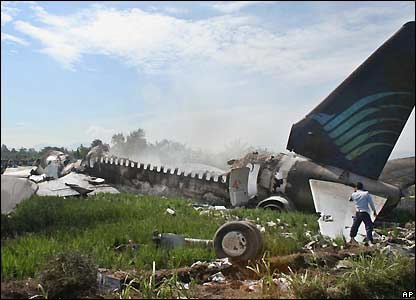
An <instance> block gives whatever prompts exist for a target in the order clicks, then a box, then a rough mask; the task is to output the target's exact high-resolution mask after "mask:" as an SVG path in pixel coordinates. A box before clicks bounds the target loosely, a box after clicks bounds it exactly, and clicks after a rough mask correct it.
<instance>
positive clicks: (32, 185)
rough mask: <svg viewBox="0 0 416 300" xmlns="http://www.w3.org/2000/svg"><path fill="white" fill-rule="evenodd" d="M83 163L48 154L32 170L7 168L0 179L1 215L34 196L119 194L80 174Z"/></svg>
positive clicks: (61, 154) (92, 178) (98, 179)
mask: <svg viewBox="0 0 416 300" xmlns="http://www.w3.org/2000/svg"><path fill="white" fill-rule="evenodd" d="M84 171H85V166H84V164H83V163H82V160H77V161H73V160H71V158H70V157H69V155H67V154H65V153H63V152H61V151H55V150H50V151H48V152H47V153H46V154H45V155H44V157H43V158H42V159H41V160H39V161H37V162H35V163H34V165H33V166H26V167H23V166H20V167H14V168H6V169H5V170H4V172H3V174H2V175H1V204H2V205H1V212H2V213H6V214H7V213H10V212H11V211H12V210H13V209H14V208H15V207H16V205H17V204H18V203H20V202H21V201H22V200H24V199H27V198H29V197H30V196H32V195H33V194H37V195H39V196H60V197H68V196H72V197H78V196H87V195H93V194H96V193H100V192H105V193H118V190H117V189H115V188H114V187H113V186H111V185H109V184H107V183H105V181H104V179H102V178H95V177H91V176H89V175H87V174H82V173H84Z"/></svg>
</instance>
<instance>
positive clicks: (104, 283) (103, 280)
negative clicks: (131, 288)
mask: <svg viewBox="0 0 416 300" xmlns="http://www.w3.org/2000/svg"><path fill="white" fill-rule="evenodd" d="M123 281H124V278H118V277H117V276H116V275H115V274H110V272H109V270H108V269H104V268H99V269H98V272H97V282H98V290H99V291H101V292H105V293H109V292H113V291H116V290H118V291H119V290H121V287H122V284H123Z"/></svg>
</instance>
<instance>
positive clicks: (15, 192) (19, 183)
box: [1, 175, 38, 214]
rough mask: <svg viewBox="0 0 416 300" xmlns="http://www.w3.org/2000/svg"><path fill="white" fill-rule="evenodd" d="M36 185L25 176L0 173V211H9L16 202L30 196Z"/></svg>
mask: <svg viewBox="0 0 416 300" xmlns="http://www.w3.org/2000/svg"><path fill="white" fill-rule="evenodd" d="M37 189H38V186H37V185H36V183H34V182H31V181H30V180H28V179H25V178H17V177H13V176H5V175H1V213H2V214H7V213H9V212H11V211H12V210H13V209H14V208H15V207H16V205H17V204H19V203H20V202H21V201H23V200H24V199H27V198H29V197H30V196H32V195H33V194H34V193H35V192H36V190H37Z"/></svg>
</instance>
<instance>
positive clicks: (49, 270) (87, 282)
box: [39, 251, 97, 299]
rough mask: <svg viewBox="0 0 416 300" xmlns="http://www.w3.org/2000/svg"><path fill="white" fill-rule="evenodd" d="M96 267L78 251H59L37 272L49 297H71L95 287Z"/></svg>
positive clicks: (78, 295)
mask: <svg viewBox="0 0 416 300" xmlns="http://www.w3.org/2000/svg"><path fill="white" fill-rule="evenodd" d="M96 278H97V268H96V266H95V264H94V262H93V260H92V259H91V258H90V257H88V256H85V255H82V254H81V253H80V252H78V251H73V252H65V253H59V254H58V255H56V256H54V257H53V258H51V259H50V260H49V261H48V262H47V263H46V265H45V267H44V270H43V271H42V272H41V273H40V274H39V281H40V283H41V285H42V287H43V288H44V289H45V291H46V293H47V294H48V297H49V298H62V299H72V298H77V297H80V296H81V295H83V294H85V293H87V292H92V291H94V290H95V289H96Z"/></svg>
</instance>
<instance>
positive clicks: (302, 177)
mask: <svg viewBox="0 0 416 300" xmlns="http://www.w3.org/2000/svg"><path fill="white" fill-rule="evenodd" d="M414 105H415V22H414V21H413V22H408V23H406V24H404V25H403V27H402V28H401V29H400V30H399V31H398V32H396V33H395V34H394V35H393V36H392V37H391V38H390V39H389V40H387V41H386V42H385V43H384V44H383V45H382V46H381V47H380V48H379V49H377V50H376V51H375V52H374V53H373V54H372V55H371V56H370V57H369V58H368V59H367V60H366V61H365V62H364V63H363V64H362V65H361V66H360V67H359V68H357V69H356V70H355V71H354V72H353V73H352V74H351V75H350V76H349V77H348V78H347V79H346V80H345V81H344V82H342V83H341V84H340V85H339V86H338V87H337V88H336V89H335V90H334V91H333V92H332V93H331V94H330V95H329V96H328V97H327V98H326V99H324V100H323V101H322V102H321V103H320V104H319V105H318V106H317V107H316V108H315V109H313V110H312V111H311V112H310V113H309V114H308V115H307V116H306V117H305V118H303V119H302V120H301V121H299V122H298V123H296V124H294V125H293V127H292V130H291V132H290V136H289V140H288V144H287V150H289V151H291V152H290V153H289V154H284V153H280V154H278V155H276V156H262V155H258V154H257V153H251V154H248V155H247V156H245V157H243V158H242V159H239V160H231V161H229V164H230V165H231V170H230V171H229V172H228V173H226V174H220V175H218V174H215V175H212V174H209V173H208V172H207V173H204V174H195V173H188V174H186V173H185V172H183V171H179V169H177V168H176V169H165V168H164V167H163V166H162V167H152V166H150V165H144V164H141V163H138V162H133V161H130V160H128V159H118V158H108V157H100V156H95V157H90V158H89V160H88V163H87V166H88V168H87V172H88V173H89V174H91V175H92V176H97V177H102V178H105V179H106V180H108V181H109V182H112V183H119V184H124V185H128V186H131V187H133V188H136V190H137V191H139V192H141V191H144V190H146V185H147V186H148V185H150V186H151V187H160V191H159V192H161V193H163V192H166V193H168V192H169V193H170V194H176V195H178V196H187V197H192V198H197V199H201V200H205V201H207V202H209V201H215V202H216V203H218V204H221V203H219V202H221V201H223V203H225V204H231V206H234V207H237V206H243V207H256V206H257V207H264V208H273V209H278V210H290V209H299V210H305V211H316V212H318V213H320V214H321V218H320V220H319V224H320V229H321V232H322V233H323V234H324V235H328V236H331V237H335V236H337V235H344V236H345V237H346V238H347V239H349V236H348V234H346V227H348V226H350V225H351V223H352V221H351V217H352V215H353V214H354V212H355V210H354V207H353V205H352V203H349V202H348V199H349V196H350V195H351V193H352V191H353V188H352V185H353V184H355V183H356V182H362V183H363V184H364V187H365V188H366V189H367V190H368V191H369V192H370V194H371V195H372V196H373V199H374V200H375V204H376V210H377V213H378V214H379V213H381V214H383V213H384V212H386V211H389V210H391V209H392V208H394V207H395V206H397V204H398V203H399V201H400V199H401V197H402V196H403V194H404V191H405V189H406V188H407V187H409V186H411V185H413V184H414V183H415V180H414V179H415V177H414V171H415V159H414V157H413V158H407V159H402V160H393V161H391V162H389V164H387V165H386V162H387V160H388V157H389V156H390V154H391V152H392V150H393V148H394V145H395V144H396V142H397V140H398V138H399V136H400V133H401V132H402V130H403V128H404V126H405V124H406V121H407V119H408V118H409V116H410V114H411V112H412V110H413V108H414ZM385 165H386V172H385V173H384V174H382V171H383V168H384V167H385ZM392 174H396V175H397V174H400V176H402V177H403V178H404V180H403V182H401V183H400V184H399V185H398V184H397V182H395V180H394V178H392ZM380 179H382V180H384V181H382V180H380ZM389 182H391V183H389ZM373 218H374V217H373ZM361 230H363V225H362V227H361Z"/></svg>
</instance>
